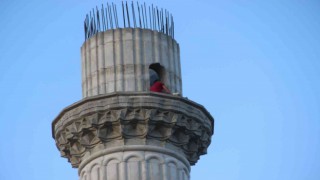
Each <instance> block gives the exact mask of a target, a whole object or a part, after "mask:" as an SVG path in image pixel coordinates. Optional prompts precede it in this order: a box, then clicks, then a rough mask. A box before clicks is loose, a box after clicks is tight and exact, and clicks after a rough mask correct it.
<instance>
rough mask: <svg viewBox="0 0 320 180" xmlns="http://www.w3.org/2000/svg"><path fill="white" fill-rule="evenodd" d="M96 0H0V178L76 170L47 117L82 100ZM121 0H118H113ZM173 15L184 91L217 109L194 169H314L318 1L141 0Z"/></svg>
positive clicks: (240, 176) (63, 176)
mask: <svg viewBox="0 0 320 180" xmlns="http://www.w3.org/2000/svg"><path fill="white" fill-rule="evenodd" d="M102 2H107V1H98V0H46V1H41V0H28V1H22V0H20V1H18V0H0V94H1V96H2V98H1V103H0V137H1V145H0V167H1V172H0V179H1V180H71V179H78V177H77V170H76V169H72V168H71V165H70V164H69V163H68V162H67V160H66V159H64V158H60V154H59V152H58V150H57V148H56V147H55V143H54V140H53V139H52V137H51V122H52V120H53V119H54V118H55V117H56V116H57V115H58V113H59V112H60V111H61V110H62V109H63V108H64V107H66V106H68V105H70V104H72V103H73V102H75V101H78V100H80V99H81V71H80V70H81V68H80V47H81V45H82V43H83V41H84V32H83V24H82V23H83V20H84V17H85V14H86V13H88V12H89V11H90V10H91V9H92V8H93V7H95V6H96V5H100V4H101V3H102ZM113 2H120V1H113ZM145 2H146V3H147V4H151V3H154V4H156V5H158V6H159V7H163V8H166V9H168V10H169V11H170V12H171V13H172V14H173V15H174V19H175V22H176V24H175V25H176V31H175V35H176V40H177V41H178V42H179V44H180V49H181V63H182V78H183V91H184V96H186V97H188V98H189V99H191V100H193V101H196V102H198V103H200V104H202V105H204V106H205V107H206V108H207V110H208V111H209V112H210V113H211V114H212V115H213V116H214V118H215V125H216V126H215V135H214V137H213V139H212V144H211V146H210V147H209V150H208V154H207V155H205V156H202V157H201V159H200V161H199V162H198V163H197V164H196V166H193V167H192V170H191V178H192V179H193V180H197V179H201V180H215V179H219V180H278V179H279V180H319V179H320V153H319V152H320V95H319V93H320V83H319V82H320V80H319V78H320V1H317V0H304V1H303V0H268V1H265V0H250V1H249V0H223V1H222V0H221V1H215V0H197V1H196V0H190V1H186V0H185V1H183V0H161V1H155V0H146V1H145Z"/></svg>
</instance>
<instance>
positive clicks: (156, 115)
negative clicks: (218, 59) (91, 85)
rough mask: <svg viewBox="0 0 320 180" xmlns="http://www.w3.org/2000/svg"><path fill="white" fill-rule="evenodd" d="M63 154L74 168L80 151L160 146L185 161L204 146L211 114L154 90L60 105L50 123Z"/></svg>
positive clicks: (84, 153) (193, 159)
mask: <svg viewBox="0 0 320 180" xmlns="http://www.w3.org/2000/svg"><path fill="white" fill-rule="evenodd" d="M52 128H53V129H52V130H53V137H54V138H55V140H56V145H57V147H58V149H59V150H60V152H61V155H62V156H63V157H66V158H68V160H69V161H70V162H71V164H72V166H73V167H78V166H79V164H80V163H81V161H82V158H83V157H84V156H88V155H90V154H93V153H96V152H98V151H101V150H104V149H108V148H111V147H117V146H123V145H150V146H159V147H164V148H167V149H170V150H173V151H175V152H177V153H181V154H184V156H185V158H186V159H188V161H189V163H190V164H191V165H193V164H195V163H196V162H197V160H198V159H199V156H200V155H203V154H206V150H207V148H208V146H209V144H210V142H211V136H212V135H213V128H214V124H213V118H212V116H211V115H210V114H209V113H208V112H207V111H206V110H205V109H204V108H203V107H202V106H201V105H199V104H196V103H194V102H192V101H190V100H187V99H185V98H181V97H177V96H172V95H165V94H158V93H113V94H110V95H103V96H95V97H91V98H87V99H84V100H82V101H80V102H77V103H75V104H73V105H71V106H69V107H67V108H65V109H64V110H63V111H62V112H61V113H60V114H59V116H58V117H57V118H56V119H55V120H54V121H53V123H52Z"/></svg>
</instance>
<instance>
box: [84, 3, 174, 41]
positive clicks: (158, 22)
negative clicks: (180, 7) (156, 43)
mask: <svg viewBox="0 0 320 180" xmlns="http://www.w3.org/2000/svg"><path fill="white" fill-rule="evenodd" d="M121 5H122V20H123V26H122V27H123V28H144V29H150V30H153V31H158V32H161V33H163V34H166V35H168V36H171V37H172V38H174V20H173V16H172V14H170V13H169V11H167V10H166V9H163V8H158V7H157V6H153V4H151V6H147V5H146V3H141V4H139V2H137V4H136V5H135V4H134V2H133V1H131V10H130V2H129V5H128V2H127V1H125V3H124V1H122V2H121ZM130 11H131V12H130ZM136 12H137V13H138V15H137V14H136ZM120 14H121V13H120ZM130 16H132V17H131V18H132V19H131V20H130ZM83 28H84V33H85V34H84V36H85V39H88V38H91V37H92V36H94V35H95V34H97V33H98V32H103V31H107V30H110V29H115V28H121V25H119V21H118V13H117V7H116V4H114V3H110V4H109V3H107V4H106V7H105V6H104V5H103V4H102V5H101V9H99V8H98V7H97V6H96V8H93V9H91V11H90V13H88V14H86V16H85V19H84V22H83Z"/></svg>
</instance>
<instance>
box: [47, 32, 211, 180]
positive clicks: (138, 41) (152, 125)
mask: <svg viewBox="0 0 320 180" xmlns="http://www.w3.org/2000/svg"><path fill="white" fill-rule="evenodd" d="M81 53H82V92H83V99H82V100H80V101H78V102H76V103H74V104H72V105H70V106H68V107H66V108H65V109H63V110H62V112H61V113H60V114H59V115H58V116H57V117H56V118H55V120H54V121H53V123H52V132H53V138H54V139H55V141H56V145H57V147H58V149H59V151H60V153H61V156H62V157H65V158H67V159H68V161H69V162H70V163H71V164H72V167H74V168H78V170H79V171H78V172H79V178H80V180H189V179H190V165H194V164H195V163H196V162H197V161H198V159H199V157H200V156H201V155H203V154H206V152H207V148H208V146H209V145H210V142H211V136H212V135H213V129H214V123H213V118H212V116H211V115H210V113H209V112H207V110H206V109H205V108H204V107H203V106H201V105H199V104H197V103H195V102H193V101H191V100H188V99H186V98H184V97H182V95H181V93H182V79H181V69H180V57H179V45H178V44H177V43H176V41H175V40H173V39H172V38H171V37H169V36H167V35H164V34H162V33H160V32H157V31H152V30H147V29H139V28H136V29H132V28H126V29H113V30H108V31H106V32H100V33H97V34H96V35H94V36H93V37H91V38H90V39H88V40H87V41H86V42H85V43H84V44H83V46H82V48H81ZM155 63H159V65H160V66H161V68H162V71H161V73H162V74H161V75H162V77H161V80H162V81H163V82H165V84H166V85H167V86H168V88H169V89H170V90H171V91H172V92H174V93H175V92H177V93H179V95H171V94H163V93H153V92H150V91H149V87H150V85H149V83H150V75H149V68H150V66H152V64H155Z"/></svg>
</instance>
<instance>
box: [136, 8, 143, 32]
mask: <svg viewBox="0 0 320 180" xmlns="http://www.w3.org/2000/svg"><path fill="white" fill-rule="evenodd" d="M137 6H138V13H139V24H140V28H142V26H141V16H140V6H139V3H138V2H137Z"/></svg>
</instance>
